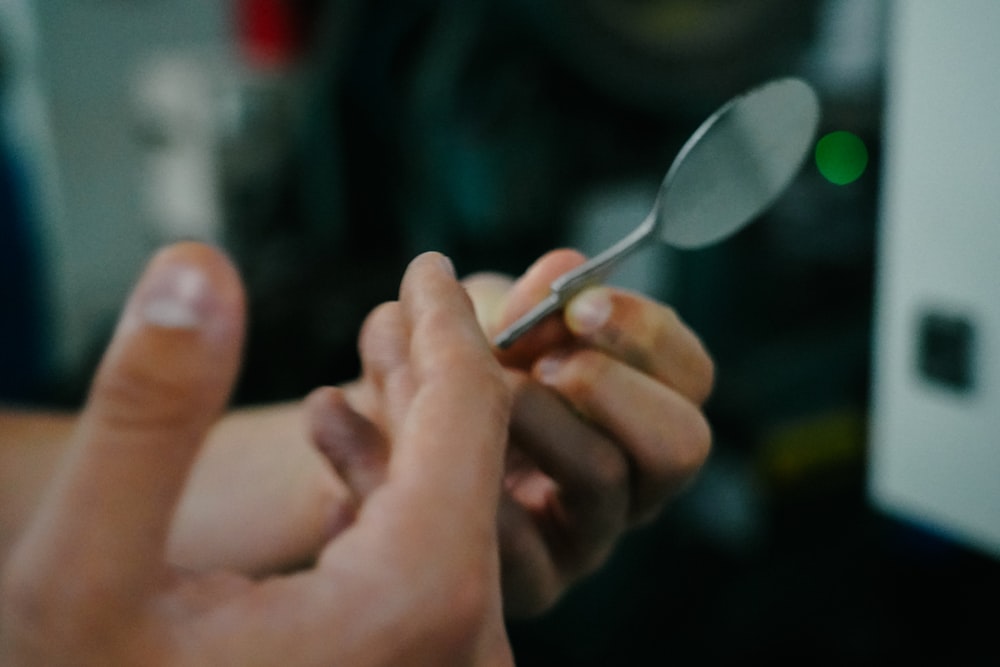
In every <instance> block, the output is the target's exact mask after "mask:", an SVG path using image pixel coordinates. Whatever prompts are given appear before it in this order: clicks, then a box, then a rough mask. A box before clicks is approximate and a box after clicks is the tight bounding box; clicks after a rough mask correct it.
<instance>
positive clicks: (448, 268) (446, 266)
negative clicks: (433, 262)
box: [438, 255, 456, 278]
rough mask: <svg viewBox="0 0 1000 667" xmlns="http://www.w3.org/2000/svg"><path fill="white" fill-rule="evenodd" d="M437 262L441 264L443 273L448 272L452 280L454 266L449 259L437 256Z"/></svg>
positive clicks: (444, 256)
mask: <svg viewBox="0 0 1000 667" xmlns="http://www.w3.org/2000/svg"><path fill="white" fill-rule="evenodd" d="M438 261H440V262H441V266H442V267H443V268H444V270H445V271H447V272H448V275H450V276H451V277H452V278H454V277H455V275H456V274H455V265H454V264H453V263H452V261H451V258H450V257H448V256H447V255H438Z"/></svg>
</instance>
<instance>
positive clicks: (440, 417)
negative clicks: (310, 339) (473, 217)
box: [0, 244, 511, 665]
mask: <svg viewBox="0 0 1000 667" xmlns="http://www.w3.org/2000/svg"><path fill="white" fill-rule="evenodd" d="M380 312H382V315H381V317H382V321H383V322H384V323H385V330H384V331H382V332H379V333H378V335H379V336H381V337H382V339H383V340H384V342H385V345H386V346H387V347H389V348H391V349H392V350H394V351H396V352H397V353H398V354H396V355H394V356H392V357H387V356H381V357H378V358H371V357H367V358H366V359H365V363H366V367H367V368H369V369H371V372H372V373H373V374H374V375H376V376H377V377H379V378H382V379H383V385H382V392H383V393H382V397H383V399H384V400H385V401H386V405H387V406H389V409H387V411H386V421H385V422H384V428H385V431H384V433H385V435H386V437H387V438H388V441H389V442H390V443H391V444H390V447H389V449H388V450H387V458H386V465H387V474H386V481H385V482H384V483H383V484H381V485H380V486H379V488H378V490H377V491H375V492H373V493H371V494H370V495H369V496H368V497H367V499H366V500H365V502H364V503H363V504H362V505H359V507H358V508H357V516H356V519H355V520H354V521H353V523H352V524H351V525H350V526H349V527H346V528H345V529H344V530H343V532H341V533H340V534H338V535H337V536H336V537H334V538H333V539H332V540H331V541H330V542H329V543H328V544H327V545H326V547H325V548H324V549H323V551H322V553H321V554H320V556H319V559H318V561H317V563H316V564H315V567H313V568H312V569H310V570H307V571H302V572H299V573H296V574H294V575H290V576H284V577H274V578H268V579H264V580H261V581H252V580H250V579H247V578H245V577H243V576H241V575H238V574H235V573H232V572H226V571H211V572H187V571H181V570H178V569H175V568H173V567H171V566H170V565H168V564H167V562H166V559H165V548H166V541H167V534H168V531H169V525H170V521H171V515H172V512H173V510H174V508H175V507H176V504H177V501H178V498H179V495H180V493H181V490H182V488H183V486H184V480H185V475H186V473H187V471H188V469H189V468H190V466H191V464H192V461H193V459H194V457H195V454H196V452H197V451H198V449H199V447H200V445H201V443H202V440H203V439H204V438H205V435H206V432H207V431H208V429H209V427H210V425H211V424H212V422H213V421H214V420H215V419H216V417H217V416H218V414H219V413H220V411H221V410H222V409H223V407H224V404H225V401H226V397H227V394H228V392H229V391H230V388H231V385H232V382H233V378H234V376H235V374H236V371H237V367H238V365H239V348H240V339H241V337H242V327H243V301H242V292H241V288H240V285H239V280H238V278H237V276H236V275H235V272H234V271H233V269H232V268H231V266H230V265H229V264H228V263H227V262H226V261H225V260H224V258H222V257H221V256H220V255H219V254H218V253H216V252H215V251H212V250H210V249H208V248H206V247H204V246H200V245H195V244H183V245H179V246H175V247H172V248H170V249H168V250H166V251H165V252H163V253H162V254H160V255H159V256H158V257H157V258H156V259H155V260H154V261H153V262H152V264H151V267H150V268H149V269H148V270H147V273H146V274H145V276H144V277H143V279H142V280H141V281H140V283H139V285H138V287H137V289H136V291H135V293H134V294H133V297H132V299H131V300H130V302H129V305H128V306H127V308H126V310H125V313H124V315H123V318H122V321H121V323H120V325H119V327H118V330H117V332H116V334H115V337H114V339H113V341H112V343H111V345H110V347H109V349H108V352H107V354H106V356H105V358H104V360H103V362H102V365H101V367H100V369H99V370H98V373H97V376H96V378H95V381H94V384H93V387H92V390H91V394H90V397H89V399H88V402H87V406H86V407H85V409H84V412H83V414H82V416H81V418H80V421H79V424H78V427H77V429H76V432H75V434H74V436H73V442H72V444H71V447H70V450H69V453H68V455H67V456H66V457H65V458H64V460H63V462H62V467H61V469H60V471H59V473H58V475H57V476H56V478H55V479H54V480H53V481H52V482H51V484H50V487H49V489H48V490H47V493H46V496H45V498H44V500H43V504H42V506H41V507H40V509H39V510H38V511H37V512H36V513H35V514H34V517H33V519H32V521H31V523H30V525H29V526H28V528H27V530H26V532H25V533H24V534H23V535H22V536H21V539H20V541H19V543H18V544H17V545H16V546H15V549H14V552H13V554H12V555H11V557H10V559H9V560H8V561H7V563H6V565H5V567H4V571H3V591H2V597H0V632H2V635H0V663H3V664H5V665H34V664H75V665H87V664H100V665H118V664H122V665H137V664H239V665H253V664H263V665H275V664H283V665H300V664H301V665H306V664H308V665H316V664H337V665H360V664H364V665H382V664H384V665H402V664H407V665H411V664H414V665H417V664H428V665H440V664H510V662H511V658H510V653H509V647H508V646H507V642H506V637H505V636H504V630H503V625H502V615H501V610H500V604H501V603H500V593H499V572H498V570H499V564H498V557H497V551H498V547H497V537H496V507H497V502H498V495H499V488H500V479H501V475H502V465H503V454H502V449H503V445H504V441H505V439H506V422H507V419H508V411H509V409H510V397H509V394H508V392H507V389H506V387H505V386H504V383H503V380H502V376H501V371H500V369H499V366H498V365H497V363H496V361H495V360H494V359H493V358H492V355H491V354H490V350H489V348H488V346H487V344H486V343H485V341H484V339H483V337H482V334H481V332H480V330H479V327H478V325H477V323H476V322H475V320H474V318H473V315H472V311H471V308H470V307H469V305H468V302H467V297H466V296H465V294H464V293H463V292H462V290H461V289H460V288H459V287H458V286H457V283H456V282H455V281H454V279H453V277H452V276H451V275H450V274H449V273H448V271H447V270H446V269H445V268H444V264H443V262H442V260H441V258H440V257H439V256H434V255H426V256H422V257H420V258H418V259H417V260H415V261H414V262H413V264H411V266H410V268H409V270H408V271H407V273H406V276H405V277H404V280H403V284H402V287H401V296H400V301H399V302H398V303H396V304H393V305H390V306H386V307H385V308H383V309H382V310H381V311H380ZM371 335H375V332H374V331H373V333H372V334H371ZM469 387H475V391H468V388H469ZM334 399H335V396H334ZM336 409H339V410H342V411H344V418H345V419H349V418H351V417H352V415H353V413H351V412H350V411H349V410H348V408H347V406H346V403H343V402H342V403H341V404H340V407H339V408H336ZM353 416H355V417H356V415H353ZM483 416H486V418H482V417H483Z"/></svg>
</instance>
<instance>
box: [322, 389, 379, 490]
mask: <svg viewBox="0 0 1000 667" xmlns="http://www.w3.org/2000/svg"><path fill="white" fill-rule="evenodd" d="M306 414H307V419H308V421H309V428H310V431H311V433H312V436H313V442H314V443H315V444H316V447H317V448H318V449H319V451H320V453H322V454H323V456H325V457H326V459H327V460H328V461H329V462H330V464H331V465H333V468H334V470H336V471H337V474H338V475H339V476H340V478H341V479H343V480H344V482H346V483H347V485H348V487H349V488H350V489H351V491H352V492H353V494H354V495H355V497H356V498H357V499H359V500H361V499H364V498H365V497H366V496H367V495H368V494H369V493H371V492H372V491H373V490H374V489H375V488H377V487H378V486H379V485H380V484H381V483H382V481H383V480H384V479H385V466H386V463H387V461H388V456H389V452H388V446H387V444H386V442H385V439H384V437H383V435H382V433H381V432H380V431H379V430H378V428H377V427H376V426H375V425H374V424H373V423H372V422H370V421H369V420H368V419H367V418H366V417H365V416H364V415H362V414H360V413H359V412H357V411H355V410H354V408H353V407H352V406H351V405H350V403H348V400H347V397H346V395H345V393H344V391H343V390H342V389H340V388H337V387H323V388H321V389H317V390H315V391H314V392H312V393H311V394H310V395H309V397H308V398H307V399H306Z"/></svg>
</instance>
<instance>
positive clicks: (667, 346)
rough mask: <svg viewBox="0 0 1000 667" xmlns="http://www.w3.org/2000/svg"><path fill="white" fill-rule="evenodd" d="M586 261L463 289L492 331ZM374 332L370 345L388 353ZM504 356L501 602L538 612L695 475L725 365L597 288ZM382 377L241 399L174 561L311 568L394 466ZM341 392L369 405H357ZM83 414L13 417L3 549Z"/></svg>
mask: <svg viewBox="0 0 1000 667" xmlns="http://www.w3.org/2000/svg"><path fill="white" fill-rule="evenodd" d="M582 261H583V257H582V256H581V255H579V254H578V253H575V252H573V251H568V250H560V251H555V252H552V253H549V254H548V255H546V256H545V257H543V258H541V259H540V260H539V261H538V262H536V263H535V265H534V266H532V267H531V268H530V269H529V270H528V271H527V272H526V274H525V275H524V276H522V278H521V279H519V280H518V281H516V282H515V281H512V280H511V279H510V278H507V277H505V276H500V275H496V274H478V275H475V276H471V277H469V278H467V279H466V280H465V281H464V285H465V288H466V291H467V292H468V293H469V295H470V296H471V298H472V300H473V302H474V304H475V307H476V312H477V315H478V317H479V320H480V324H481V326H482V327H483V329H484V330H485V331H486V332H487V334H488V335H489V336H492V335H493V334H495V333H496V332H497V331H499V330H500V328H501V327H502V326H503V325H505V324H506V323H508V322H510V321H512V320H513V319H514V318H515V317H517V316H518V315H519V314H520V313H522V312H524V311H525V310H527V309H528V308H529V307H531V306H532V305H534V303H535V302H537V300H539V299H540V298H541V297H543V296H544V295H545V294H546V293H547V291H548V284H549V283H550V282H551V280H552V279H554V278H555V277H556V276H557V275H559V274H560V273H562V272H563V271H565V270H567V269H568V268H571V267H573V266H576V265H577V264H579V263H580V262H582ZM602 315H603V317H602ZM368 328H369V329H370V327H368ZM370 338H371V337H369V340H368V342H367V343H366V344H367V345H368V347H369V348H370V349H371V354H373V355H378V354H382V352H381V351H380V350H379V349H378V348H379V345H380V343H379V341H378V339H377V337H376V339H375V340H371V339H370ZM362 340H364V336H362ZM494 353H495V355H496V356H497V357H498V358H499V359H500V360H501V362H502V363H503V365H504V367H505V369H506V372H505V379H506V381H507V384H508V387H509V388H510V391H511V392H512V394H513V395H514V408H513V413H512V418H511V422H510V425H509V447H508V454H507V470H506V473H505V482H504V494H503V496H502V499H501V505H500V512H499V525H500V544H501V554H502V563H503V590H504V603H505V609H506V612H507V614H508V615H511V616H525V615H532V614H537V613H539V612H542V611H544V610H546V609H548V608H549V607H550V606H552V604H554V603H555V602H556V601H557V600H558V599H559V598H560V596H561V595H562V594H563V593H564V592H565V591H566V590H567V589H568V588H569V587H570V586H572V585H573V583H575V582H576V581H578V580H579V579H581V578H582V577H584V576H586V575H587V574H589V573H591V572H592V571H593V570H595V569H596V568H598V567H600V566H601V565H602V564H603V563H604V562H605V561H606V559H607V557H608V555H609V554H610V553H611V551H612V550H613V549H614V547H615V545H616V544H617V542H618V541H619V539H620V538H621V536H622V535H624V534H625V533H626V532H627V531H628V530H629V529H631V528H632V527H633V526H635V525H636V524H638V523H640V522H641V521H642V520H644V519H646V518H649V517H651V516H655V515H656V513H657V512H658V511H660V509H661V508H662V507H663V506H664V505H665V504H666V503H667V502H668V501H669V499H670V498H671V497H672V496H673V495H675V494H676V493H678V492H679V491H680V490H681V489H682V488H683V487H684V486H685V485H686V484H687V483H689V481H690V480H691V479H692V478H693V476H694V475H695V474H696V472H697V471H698V469H699V468H700V466H701V465H702V463H703V462H704V460H705V458H706V456H707V454H708V450H709V444H710V432H709V429H708V426H707V424H706V422H705V420H704V416H703V415H702V412H701V409H700V406H701V404H702V403H703V402H704V400H705V399H706V397H707V396H708V393H709V391H710V389H711V385H712V374H713V369H712V363H711V359H710V358H709V357H708V355H707V353H706V352H705V350H704V349H703V347H702V346H701V344H700V342H699V341H698V339H697V337H696V336H695V335H694V334H693V333H692V332H691V331H690V329H688V328H687V327H686V326H685V325H684V324H683V322H681V320H680V319H679V318H678V317H677V315H676V313H674V312H673V311H672V310H671V309H670V308H668V307H666V306H664V305H662V304H659V303H656V302H655V301H652V300H649V299H646V298H644V297H642V296H640V295H636V294H630V293H628V292H625V291H621V290H616V289H610V288H596V289H591V290H588V291H586V292H584V293H583V294H581V295H580V296H578V297H577V298H576V299H574V300H573V301H571V303H570V304H569V306H568V307H567V308H566V310H565V313H563V314H560V315H558V316H553V317H551V318H549V319H548V320H546V321H545V322H543V323H542V326H540V327H539V328H538V330H536V331H532V332H530V333H529V334H528V335H526V336H525V337H524V338H523V339H521V340H519V341H518V342H517V343H516V344H515V346H513V347H512V348H511V349H510V350H507V351H503V352H499V351H494ZM374 387H375V385H373V383H372V382H371V381H370V378H369V377H368V376H367V375H363V376H362V377H361V378H359V380H358V381H357V382H353V383H350V384H349V385H347V386H345V387H344V390H345V392H344V395H343V397H342V396H341V394H340V393H339V390H334V389H330V388H327V389H321V390H319V391H317V392H316V393H315V394H314V395H313V396H311V397H310V398H309V399H308V400H307V401H303V402H295V403H287V404H280V405H274V406H261V407H251V408H241V409H238V410H233V411H230V412H229V413H228V414H227V415H226V416H225V417H224V418H223V419H222V420H220V421H219V422H218V423H217V424H215V425H214V426H213V427H212V429H211V430H210V432H209V435H208V438H207V442H206V444H205V446H204V447H203V448H202V449H201V450H200V452H199V453H198V455H197V459H196V462H195V464H194V466H193V470H192V472H191V475H190V478H189V480H188V482H187V485H186V492H185V493H184V495H183V497H182V499H181V502H180V504H179V506H178V508H177V511H176V514H175V518H174V521H173V524H172V530H171V532H170V537H169V539H168V544H167V553H168V558H169V560H170V561H171V562H173V563H175V564H179V565H182V566H185V567H188V568H192V569H206V568H212V567H227V568H233V569H236V570H238V571H241V572H244V573H247V574H250V575H254V576H262V575H265V574H269V573H273V572H280V571H292V570H295V569H298V568H300V567H303V566H308V565H309V564H311V563H312V562H313V561H314V559H315V557H316V555H317V554H318V553H319V551H320V550H321V548H322V547H323V545H324V544H325V542H326V540H328V539H329V538H330V536H331V535H334V534H336V533H337V532H338V531H340V530H342V529H343V528H344V526H346V525H349V524H350V523H351V522H352V521H353V520H354V514H355V512H356V508H357V506H358V505H359V504H360V503H361V502H362V501H363V499H364V498H365V497H366V496H367V494H368V493H369V492H370V491H371V490H373V489H375V488H377V487H378V485H379V484H380V481H381V479H382V476H383V466H384V460H385V455H384V449H385V443H384V439H385V438H384V435H383V433H382V424H381V422H382V421H383V416H382V408H381V407H380V401H381V396H380V395H379V393H378V392H377V391H375V389H374ZM330 396H333V398H332V399H329V397H330ZM325 397H326V398H325ZM344 398H346V399H347V401H348V404H349V405H350V406H351V407H352V408H353V409H354V410H355V411H356V412H357V413H359V414H360V415H361V416H362V417H363V419H357V418H347V417H345V415H347V414H350V413H345V412H344V411H343V410H342V409H341V407H342V406H341V405H340V403H341V402H342V401H343V400H344ZM328 400H332V401H333V404H332V405H333V407H332V408H330V407H329V406H328V405H327V401H328ZM74 423H75V420H74V419H72V418H70V417H68V416H66V415H58V414H51V413H27V414H26V413H20V414H14V413H8V414H7V415H6V416H4V415H0V560H2V555H3V554H5V553H6V552H7V551H8V550H9V548H10V545H11V544H12V543H13V541H14V539H16V537H17V535H19V533H20V531H21V529H22V527H23V525H24V523H25V521H26V517H28V516H30V514H31V511H32V509H33V507H34V506H35V505H36V504H37V502H38V498H39V497H40V495H41V491H42V489H43V488H44V485H45V483H46V482H47V480H48V478H49V477H50V476H51V471H52V469H53V467H54V465H55V463H56V462H57V461H58V460H59V458H60V457H61V454H62V451H63V449H64V448H65V443H66V442H67V441H68V438H67V435H68V434H69V433H70V432H71V431H72V428H73V425H74ZM314 444H319V445H320V446H319V448H318V449H317V447H315V446H314Z"/></svg>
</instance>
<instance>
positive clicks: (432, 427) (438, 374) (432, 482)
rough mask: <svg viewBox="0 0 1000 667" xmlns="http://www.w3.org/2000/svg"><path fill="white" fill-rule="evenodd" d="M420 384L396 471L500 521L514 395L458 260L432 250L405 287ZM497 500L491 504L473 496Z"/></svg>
mask: <svg viewBox="0 0 1000 667" xmlns="http://www.w3.org/2000/svg"><path fill="white" fill-rule="evenodd" d="M400 307H401V308H402V311H403V316H404V320H405V322H406V325H407V327H408V330H409V335H410V341H409V357H410V360H409V363H410V371H411V372H412V374H413V383H414V385H413V386H415V387H416V391H415V394H414V396H413V399H412V403H411V407H410V410H409V411H408V413H407V415H406V418H405V419H404V420H403V423H402V424H400V425H399V430H398V433H397V435H396V438H395V439H396V441H397V443H398V449H396V450H395V451H394V452H393V456H392V459H391V461H390V474H391V475H396V476H397V479H400V480H408V482H409V483H408V484H407V486H409V487H411V490H413V491H416V490H418V489H419V490H420V492H421V495H423V496H424V500H425V501H426V502H428V503H430V504H433V505H435V506H436V507H438V508H439V509H440V510H442V511H444V512H447V513H451V514H453V513H455V512H456V511H458V510H459V508H462V511H464V512H466V513H472V512H474V511H480V512H481V516H479V517H478V518H479V519H481V520H488V521H489V522H490V525H492V524H493V521H494V519H495V516H496V503H497V501H498V498H499V487H500V478H501V475H502V472H503V451H504V446H505V443H506V438H507V428H508V422H509V419H510V410H511V401H512V399H511V397H510V394H509V391H508V389H507V387H506V383H505V382H504V378H503V373H502V370H501V368H500V365H499V364H498V363H497V361H496V360H495V359H494V357H493V354H492V351H491V349H490V346H489V343H488V342H487V340H486V338H485V336H484V335H483V332H482V331H481V329H480V327H479V323H478V322H477V320H476V316H475V312H474V310H473V307H472V303H471V302H470V300H469V297H468V295H467V294H466V293H465V291H464V289H463V288H462V287H461V285H460V284H459V283H458V282H457V281H456V279H455V275H454V270H453V269H452V268H451V264H450V262H449V261H448V260H447V259H446V258H444V257H443V256H441V255H438V254H436V253H428V254H425V255H422V256H420V257H418V258H417V259H416V260H414V261H413V262H412V263H411V264H410V267H409V269H408V270H407V272H406V275H405V276H404V278H403V283H402V286H401V288H400ZM484 492H486V493H488V494H489V496H488V497H487V498H485V499H483V502H478V503H471V502H469V500H470V499H471V498H476V497H480V496H482V494H483V493H484Z"/></svg>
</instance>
